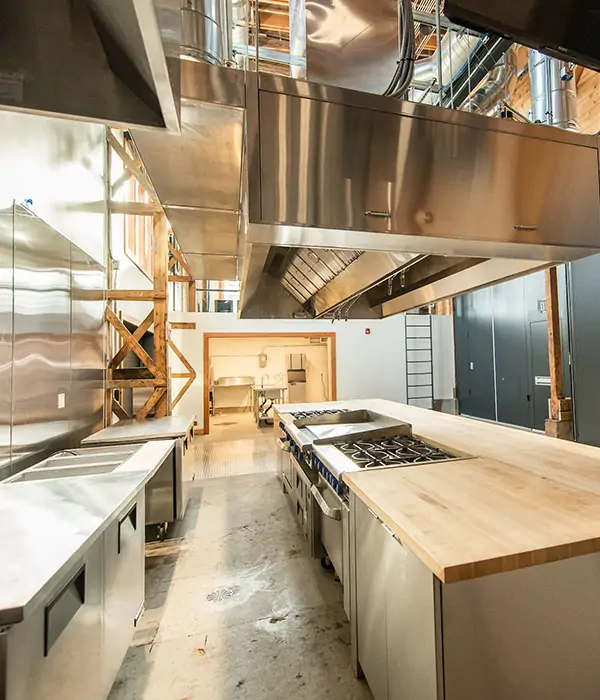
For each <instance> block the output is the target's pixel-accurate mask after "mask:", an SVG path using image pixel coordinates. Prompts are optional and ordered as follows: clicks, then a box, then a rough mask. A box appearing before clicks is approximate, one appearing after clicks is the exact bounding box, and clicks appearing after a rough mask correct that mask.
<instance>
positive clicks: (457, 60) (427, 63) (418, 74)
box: [412, 30, 481, 89]
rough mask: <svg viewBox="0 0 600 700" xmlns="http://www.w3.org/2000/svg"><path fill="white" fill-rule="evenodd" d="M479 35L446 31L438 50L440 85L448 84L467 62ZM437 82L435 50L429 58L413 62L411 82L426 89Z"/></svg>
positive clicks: (478, 39) (477, 42)
mask: <svg viewBox="0 0 600 700" xmlns="http://www.w3.org/2000/svg"><path fill="white" fill-rule="evenodd" d="M480 43H481V37H479V36H474V35H472V34H468V33H467V32H466V31H465V32H456V31H453V30H451V31H448V32H446V34H445V35H444V38H443V39H442V43H441V45H440V47H441V48H440V49H439V50H440V51H441V55H442V86H445V85H448V84H449V83H450V81H451V80H453V79H454V78H455V77H456V76H457V75H458V73H459V72H460V71H461V69H462V67H463V66H464V65H465V63H466V62H467V59H468V58H469V56H470V55H471V53H472V52H473V51H474V50H475V48H476V47H477V45H478V44H480ZM437 82H438V54H437V51H436V52H435V53H434V54H433V55H432V56H430V57H429V58H422V59H420V60H418V61H416V62H415V70H414V73H413V80H412V84H413V86H414V87H417V88H421V89H427V88H428V87H430V86H431V85H433V84H434V83H437Z"/></svg>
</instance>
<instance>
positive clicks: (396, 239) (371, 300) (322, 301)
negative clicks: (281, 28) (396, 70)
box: [134, 63, 600, 318]
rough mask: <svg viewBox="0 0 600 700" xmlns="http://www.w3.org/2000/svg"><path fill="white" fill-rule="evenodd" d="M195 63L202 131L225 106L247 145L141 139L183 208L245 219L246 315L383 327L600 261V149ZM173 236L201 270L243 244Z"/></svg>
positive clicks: (206, 230) (159, 180)
mask: <svg viewBox="0 0 600 700" xmlns="http://www.w3.org/2000/svg"><path fill="white" fill-rule="evenodd" d="M192 66H193V67H192V68H190V69H189V75H187V78H186V80H185V81H184V84H185V82H187V83H189V85H190V87H188V88H187V89H186V90H184V93H186V94H187V95H192V94H193V96H194V97H193V99H192V98H191V97H186V98H185V99H184V104H187V105H189V106H190V107H193V109H194V112H193V121H194V123H196V124H198V125H203V126H202V128H205V127H206V125H207V124H209V123H210V119H211V114H212V110H214V109H215V107H216V106H218V107H219V108H222V109H225V110H226V111H227V114H228V115H229V118H232V117H233V115H234V114H235V115H237V116H236V118H237V119H239V122H237V125H238V126H237V128H238V129H239V131H238V132H237V133H238V134H240V135H241V136H243V142H244V144H245V146H244V145H243V144H241V143H240V140H239V139H238V138H237V137H236V138H235V139H229V138H225V135H220V134H219V132H218V131H214V133H213V137H212V138H204V139H203V140H202V143H200V142H199V141H196V142H195V141H194V140H193V139H190V140H188V141H182V140H180V141H174V140H173V142H172V144H170V145H169V144H168V143H167V142H166V141H165V137H164V136H163V135H154V134H149V133H141V132H140V133H138V132H135V133H134V137H135V140H136V144H137V146H138V149H139V151H140V154H141V156H142V159H143V160H144V163H145V165H146V168H147V170H148V172H149V175H150V178H151V179H152V181H153V183H154V185H155V187H156V189H157V192H158V194H159V196H160V197H161V199H162V200H163V203H164V204H165V205H166V207H167V210H169V209H171V211H172V212H173V213H175V212H177V211H180V212H183V211H190V210H194V209H195V210H196V211H198V212H201V211H204V209H205V208H206V207H209V206H210V207H212V209H214V210H216V211H215V214H217V213H218V214H219V216H221V215H223V216H224V212H229V213H230V214H232V215H235V217H236V218H235V221H236V227H235V229H234V228H231V229H229V231H230V238H229V240H230V241H231V243H230V247H229V248H228V249H227V251H228V254H229V255H231V256H232V259H235V260H236V267H237V269H238V270H240V272H241V274H240V277H241V280H242V300H241V316H242V317H248V318H257V317H258V318H260V317H265V318H269V317H271V318H272V317H277V318H293V317H297V316H302V317H306V316H327V315H330V314H332V313H334V314H337V315H339V316H340V317H344V316H346V315H348V316H349V317H365V318H372V317H382V316H386V315H388V314H390V313H398V312H400V311H404V310H407V309H410V308H414V307H415V306H418V305H421V304H425V303H430V302H433V301H436V300H438V299H442V298H445V297H447V296H453V295H455V294H459V293H461V292H464V291H468V290H470V289H474V288H476V287H480V286H484V285H486V284H490V283H492V282H495V281H500V280H503V279H508V278H510V277H513V276H517V275H522V274H525V273H526V272H528V271H532V270H535V269H540V268H543V267H545V266H548V265H550V264H553V263H557V262H563V261H568V260H574V259H577V258H580V257H583V256H585V255H588V254H590V253H594V252H598V251H600V195H599V175H598V173H599V169H598V154H599V151H598V139H597V138H596V137H594V136H583V135H580V134H575V133H570V132H565V131H562V130H558V129H552V128H549V127H544V126H538V125H531V124H522V123H517V122H514V121H511V120H498V119H492V118H488V117H483V116H479V115H475V114H470V113H467V112H459V111H454V110H449V109H443V108H439V107H433V106H430V105H424V104H418V103H411V102H399V101H396V100H392V99H389V98H386V97H382V96H378V95H372V94H366V93H361V92H355V91H350V90H345V89H341V88H336V87H329V86H324V85H319V84H315V83H309V82H302V81H296V80H293V79H288V78H282V77H279V76H274V75H268V74H255V73H248V74H245V75H244V74H242V73H240V72H238V71H234V70H230V69H223V68H219V67H216V66H208V65H203V64H198V63H196V64H192ZM242 81H244V82H242ZM215 103H217V104H216V105H215ZM189 118H190V119H192V117H191V116H190V117H189ZM226 121H227V120H225V122H223V123H226ZM183 132H184V134H185V133H186V127H185V120H184V125H183ZM175 138H176V137H167V139H169V140H170V139H175ZM159 144H162V145H161V146H160V148H159ZM199 173H200V174H202V176H201V177H200V176H199V175H198V174H199ZM216 184H218V188H219V191H223V190H225V191H227V192H228V198H229V199H228V201H227V202H226V203H225V202H224V201H221V202H219V203H217V205H215V202H214V201H213V200H212V199H211V197H209V196H208V195H209V194H210V192H211V191H212V189H213V188H214V187H215V185H216ZM191 185H193V186H194V187H193V188H191V189H190V187H191ZM192 191H193V192H194V193H195V194H194V196H195V199H190V198H187V196H186V192H192ZM210 201H213V204H210ZM186 208H187V209H186ZM190 216H191V214H190ZM232 222H233V219H232ZM172 223H173V227H174V230H175V233H176V234H177V236H178V238H179V240H180V242H181V243H182V247H183V249H184V251H186V252H187V253H191V254H192V257H193V256H194V255H199V256H203V255H204V253H203V251H205V250H207V251H211V252H213V253H215V254H216V252H217V251H216V250H213V249H212V246H217V245H220V244H221V243H224V242H225V241H226V240H227V239H228V238H227V236H226V235H225V234H224V230H225V229H224V228H222V227H220V226H219V225H218V224H216V223H214V222H213V223H210V222H208V221H205V222H204V223H202V224H200V223H199V222H197V225H194V226H190V225H188V224H186V223H185V222H184V221H183V219H182V220H180V221H177V220H176V219H175V218H173V221H172ZM234 241H235V248H234V243H233V242H234ZM219 250H221V249H219ZM206 260H207V258H206V257H203V261H204V263H205V265H204V267H206ZM208 260H209V265H210V259H208ZM323 265H324V266H325V267H323ZM325 268H327V269H325ZM299 270H300V272H299ZM232 271H233V270H232ZM332 275H333V276H332Z"/></svg>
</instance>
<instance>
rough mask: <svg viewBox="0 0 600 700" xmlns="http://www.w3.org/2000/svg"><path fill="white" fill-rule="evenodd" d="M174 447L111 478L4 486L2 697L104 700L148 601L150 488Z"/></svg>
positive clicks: (142, 452)
mask: <svg viewBox="0 0 600 700" xmlns="http://www.w3.org/2000/svg"><path fill="white" fill-rule="evenodd" d="M172 451H173V441H171V440H164V441H160V442H158V441H157V442H152V443H150V444H147V445H143V446H142V447H141V448H140V449H139V450H138V451H137V452H136V453H135V454H133V455H132V456H131V458H130V459H128V460H127V461H126V462H125V463H124V464H123V465H122V466H121V467H120V468H119V469H118V470H115V471H113V472H112V473H110V474H97V475H92V476H74V477H66V478H63V479H59V478H57V479H42V480H40V481H30V482H24V483H4V484H0V521H1V522H2V524H3V526H2V528H1V529H0V561H1V562H2V565H1V566H0V697H1V698H3V700H30V699H31V698H44V700H79V699H80V698H86V699H87V700H104V698H106V696H107V695H108V692H109V690H110V687H111V685H112V682H113V680H114V677H115V675H116V672H117V671H118V668H119V666H120V664H121V662H122V660H123V658H124V655H125V653H126V651H127V648H128V646H129V644H130V642H131V638H132V635H133V630H134V625H135V621H136V619H137V617H138V616H139V614H140V613H141V610H142V606H143V599H144V536H143V532H144V528H143V524H144V497H143V493H144V487H145V485H146V484H147V483H148V481H149V480H150V479H151V478H152V477H153V476H154V474H155V473H156V471H157V470H158V469H159V468H160V466H161V464H162V463H163V462H164V460H165V459H167V458H168V456H169V454H171V453H172Z"/></svg>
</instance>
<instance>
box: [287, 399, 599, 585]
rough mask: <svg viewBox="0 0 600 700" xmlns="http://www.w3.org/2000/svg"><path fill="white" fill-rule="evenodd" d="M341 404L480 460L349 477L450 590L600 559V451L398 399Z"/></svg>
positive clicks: (363, 497) (351, 485)
mask: <svg viewBox="0 0 600 700" xmlns="http://www.w3.org/2000/svg"><path fill="white" fill-rule="evenodd" d="M331 405H332V406H333V405H336V404H331ZM337 405H338V406H340V407H345V408H354V407H357V406H360V407H361V408H370V409H372V410H375V411H378V412H380V413H384V414H386V415H390V416H393V417H395V418H399V419H401V420H405V421H408V422H409V423H411V424H412V426H413V434H414V435H415V436H417V437H420V438H421V439H423V440H426V441H429V442H433V443H435V444H437V445H439V446H442V447H445V448H446V449H447V450H449V451H450V452H454V453H455V454H456V453H460V454H461V455H471V456H472V457H473V459H462V460H457V461H448V462H441V463H435V464H430V465H421V466H411V467H398V468H395V469H382V470H374V471H369V470H363V471H360V472H349V473H346V474H344V482H345V483H347V484H348V486H349V488H350V489H351V490H352V491H354V492H355V493H356V495H357V496H358V497H359V498H360V499H361V500H362V501H364V502H365V504H366V505H367V506H368V507H369V508H370V509H371V510H372V511H373V512H374V513H375V514H376V515H377V516H378V517H379V518H380V519H381V520H382V521H383V522H384V523H385V524H386V525H387V526H388V527H389V528H390V529H391V530H392V531H393V532H394V534H395V535H397V537H398V538H399V539H400V540H401V541H402V542H403V544H404V545H405V546H407V547H408V548H409V549H411V550H412V551H413V552H414V554H416V555H417V556H418V557H419V558H420V559H421V560H422V561H423V562H424V563H425V564H426V566H427V567H428V568H429V569H430V570H431V571H432V572H433V573H434V574H435V575H436V576H437V577H438V578H439V579H440V580H441V581H442V582H444V583H453V582H457V581H463V580H467V579H471V578H477V577H480V576H486V575H490V574H496V573H501V572H504V571H514V570H515V569H521V568H525V567H528V566H536V565H539V564H545V563H548V562H553V561H558V560H560V559H568V558H570V557H575V556H580V555H584V554H590V553H592V552H600V449H599V448H596V447H590V446H587V445H581V444H577V443H572V442H566V441H563V440H557V439H553V438H549V437H546V436H544V435H538V434H535V433H531V432H528V431H522V430H518V429H515V428H506V427H504V426H500V425H495V424H492V423H485V422H483V421H476V420H473V419H470V418H462V417H458V416H450V415H447V414H442V413H436V412H433V411H427V410H425V409H420V408H416V407H414V406H406V405H404V404H398V403H394V402H391V401H383V400H378V399H369V400H362V401H344V402H337ZM311 406H312V407H313V408H316V407H317V404H312V405H311ZM322 406H323V405H321V407H322ZM278 408H279V407H278Z"/></svg>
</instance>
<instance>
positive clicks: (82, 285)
mask: <svg viewBox="0 0 600 700" xmlns="http://www.w3.org/2000/svg"><path fill="white" fill-rule="evenodd" d="M105 286H106V273H105V271H104V268H103V267H102V265H99V264H98V263H97V262H95V261H94V260H93V259H92V258H91V257H90V256H89V255H87V254H86V253H84V252H83V251H82V250H80V249H79V248H77V246H74V245H71V377H70V387H69V392H68V396H69V399H68V412H69V419H70V432H71V434H72V439H73V440H75V441H78V438H83V437H86V436H87V435H89V434H90V433H92V432H94V431H95V430H99V429H100V428H101V427H102V422H103V416H104V383H103V382H104V364H105V363H104V333H105V323H104V309H105V302H104V299H103V290H104V288H105Z"/></svg>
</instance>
